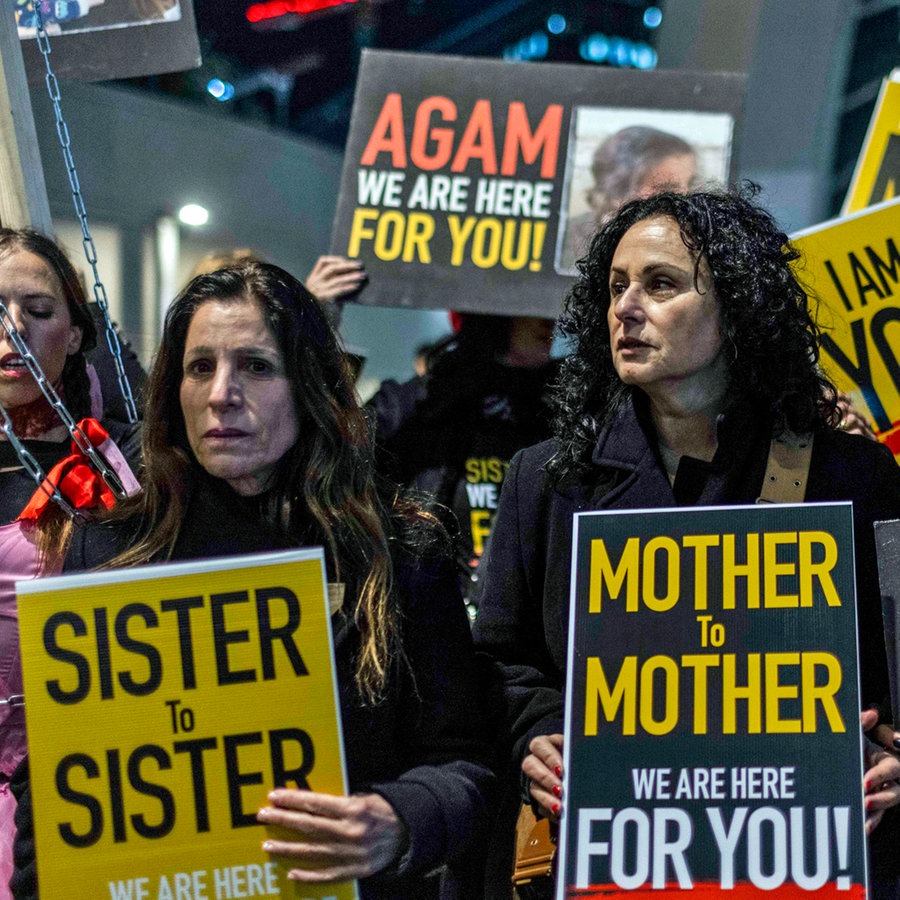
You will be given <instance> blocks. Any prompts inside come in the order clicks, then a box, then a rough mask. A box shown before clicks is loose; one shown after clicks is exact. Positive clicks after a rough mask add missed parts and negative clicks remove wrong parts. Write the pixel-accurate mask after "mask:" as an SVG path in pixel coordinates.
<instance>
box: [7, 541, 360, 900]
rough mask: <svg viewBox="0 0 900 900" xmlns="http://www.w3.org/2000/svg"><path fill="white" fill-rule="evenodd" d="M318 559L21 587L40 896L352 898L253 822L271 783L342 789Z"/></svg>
mask: <svg viewBox="0 0 900 900" xmlns="http://www.w3.org/2000/svg"><path fill="white" fill-rule="evenodd" d="M324 571H325V570H324V562H323V556H322V552H321V550H302V551H290V552H285V553H270V554H261V555H257V556H244V557H232V558H228V559H219V560H206V561H202V562H193V563H180V564H173V565H154V566H147V567H142V568H136V569H124V570H118V571H111V572H102V573H90V574H84V575H73V576H66V577H61V578H47V579H43V580H38V581H29V582H20V583H19V584H18V600H19V621H20V639H21V646H22V660H23V669H24V672H23V674H24V684H25V696H26V721H27V726H28V741H29V755H30V766H31V783H32V794H33V803H34V824H35V841H36V851H37V861H38V876H39V880H40V885H41V893H42V895H44V896H47V897H67V898H70V900H80V898H83V900H98V898H112V900H118V898H122V900H124V898H130V900H138V898H145V900H166V898H169V900H176V898H177V900H213V898H225V897H277V896H280V897H298V898H299V897H335V898H340V900H350V898H354V897H356V889H355V884H345V885H327V886H323V887H320V888H316V887H303V888H302V889H301V888H298V887H297V886H296V885H295V883H293V882H288V881H287V879H286V878H285V877H284V874H285V871H286V870H284V871H281V867H280V866H279V865H276V864H275V863H273V862H271V861H270V859H269V856H268V854H265V853H264V852H263V851H262V849H261V844H262V842H263V840H265V839H266V836H267V832H266V829H265V828H264V827H263V826H261V825H258V824H257V823H256V819H255V815H256V812H257V810H258V809H259V808H260V807H261V806H264V805H266V794H267V792H268V791H269V790H271V789H272V788H273V787H275V786H287V787H301V788H309V789H311V790H316V791H322V792H327V793H333V794H345V793H346V775H345V771H344V763H343V744H342V737H341V730H340V710H339V705H338V695H337V688H336V684H335V677H334V660H333V648H332V643H331V628H330V621H329V618H330V617H329V611H328V603H327V600H326V589H325V577H324ZM279 883H280V890H279Z"/></svg>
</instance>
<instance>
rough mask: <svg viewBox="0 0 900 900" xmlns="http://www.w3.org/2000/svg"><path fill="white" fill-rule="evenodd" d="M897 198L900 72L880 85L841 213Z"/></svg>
mask: <svg viewBox="0 0 900 900" xmlns="http://www.w3.org/2000/svg"><path fill="white" fill-rule="evenodd" d="M897 196H900V69H894V71H893V72H891V74H890V76H889V77H888V78H885V80H884V81H883V82H882V84H881V92H880V93H879V95H878V100H877V102H876V103H875V110H874V112H873V113H872V119H871V121H870V122H869V130H868V132H867V133H866V139H865V141H863V147H862V151H861V152H860V154H859V159H858V160H857V162H856V169H855V171H854V172H853V178H852V179H851V181H850V187H849V189H848V190H847V196H846V198H845V200H844V206H843V209H842V210H841V212H842V213H843V214H844V215H846V214H847V213H851V212H856V211H857V210H860V209H864V208H865V207H867V206H872V205H873V204H875V203H881V202H883V201H885V200H891V199H893V198H894V197H897Z"/></svg>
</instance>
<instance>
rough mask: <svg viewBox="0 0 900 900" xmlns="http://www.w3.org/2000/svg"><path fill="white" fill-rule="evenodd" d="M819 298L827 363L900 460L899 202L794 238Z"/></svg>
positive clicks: (803, 276)
mask: <svg viewBox="0 0 900 900" xmlns="http://www.w3.org/2000/svg"><path fill="white" fill-rule="evenodd" d="M792 241H793V243H794V244H795V245H796V247H797V248H798V249H799V250H800V251H801V252H802V253H803V259H802V260H801V263H800V265H798V266H797V267H796V272H797V276H798V278H799V279H800V281H801V283H802V284H803V285H804V286H805V287H806V288H807V289H808V290H809V291H810V293H811V294H812V295H813V297H814V298H818V299H819V301H820V303H821V306H820V308H819V314H818V321H819V326H820V327H821V328H822V332H823V336H822V357H821V363H822V366H823V368H824V369H825V371H826V372H827V374H828V375H829V377H830V378H831V379H832V380H833V381H834V383H835V384H836V385H837V386H838V388H839V389H840V390H841V391H843V392H844V393H846V394H849V395H850V398H851V400H852V402H853V404H854V405H855V406H857V407H858V408H859V409H861V410H864V411H867V412H868V415H869V418H870V419H871V420H872V422H873V424H874V427H875V433H876V434H877V435H878V439H879V440H880V441H881V442H882V443H884V444H887V446H888V447H890V449H891V451H892V452H893V454H894V456H896V457H898V458H900V199H897V200H892V201H889V202H887V203H881V204H878V205H877V206H872V207H869V208H868V209H865V210H864V211H862V212H859V213H854V214H853V215H850V216H847V217H845V218H843V219H832V220H830V221H828V222H823V223H822V224H821V225H816V226H815V227H813V228H808V229H806V230H804V231H800V232H797V233H796V234H794V235H792Z"/></svg>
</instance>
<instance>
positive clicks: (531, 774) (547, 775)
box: [522, 734, 563, 822]
mask: <svg viewBox="0 0 900 900" xmlns="http://www.w3.org/2000/svg"><path fill="white" fill-rule="evenodd" d="M528 749H529V750H530V751H531V753H530V754H529V755H528V756H526V757H525V759H524V760H522V771H523V772H524V773H525V775H527V776H528V778H529V779H530V780H531V784H530V786H529V788H528V790H529V792H530V794H531V799H532V800H533V801H534V802H535V803H537V805H538V806H539V807H540V812H541V813H542V814H543V815H544V816H546V818H548V819H552V820H553V821H555V822H558V821H559V817H560V814H561V813H562V804H561V803H560V800H561V799H562V782H561V781H560V776H561V775H562V751H563V736H562V735H561V734H545V735H540V736H539V737H536V738H534V740H532V742H531V743H530V744H529V745H528Z"/></svg>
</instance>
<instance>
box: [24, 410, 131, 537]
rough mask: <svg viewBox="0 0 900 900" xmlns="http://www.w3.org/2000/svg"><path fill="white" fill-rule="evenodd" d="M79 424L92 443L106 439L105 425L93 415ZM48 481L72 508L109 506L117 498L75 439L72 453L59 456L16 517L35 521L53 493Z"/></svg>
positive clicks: (98, 444)
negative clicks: (62, 457)
mask: <svg viewBox="0 0 900 900" xmlns="http://www.w3.org/2000/svg"><path fill="white" fill-rule="evenodd" d="M78 427H79V428H81V430H82V431H83V432H84V433H85V435H86V436H87V439H88V440H89V441H90V442H91V445H92V446H93V447H101V446H102V445H103V444H104V443H105V442H106V441H108V440H109V434H108V433H107V432H106V429H105V428H104V427H103V426H102V425H101V424H100V423H99V422H98V421H97V420H96V419H90V418H87V419H82V420H81V421H80V422H79V423H78ZM50 485H55V486H56V488H57V490H58V491H59V492H60V493H61V494H62V495H63V496H64V497H65V498H66V500H68V501H69V503H70V504H71V505H72V506H73V507H74V508H75V509H98V508H100V507H101V506H102V507H103V508H104V509H111V508H112V507H113V506H114V505H115V502H116V495H115V494H114V493H113V492H112V491H111V490H110V488H109V486H108V485H107V484H106V482H105V481H104V480H103V477H102V476H101V475H100V473H99V472H97V470H96V469H95V468H94V467H93V465H91V463H90V461H89V459H88V457H87V455H86V454H85V453H83V452H82V451H81V450H80V449H79V447H78V444H76V443H75V441H72V453H71V455H69V456H67V457H65V458H64V459H61V460H60V461H59V462H58V463H57V464H56V465H55V466H54V467H53V468H52V469H51V470H50V471H49V472H48V473H47V477H46V478H45V479H44V482H43V486H42V487H40V488H38V490H36V491H35V492H34V494H33V495H32V497H31V500H29V501H28V504H27V506H26V507H25V509H23V510H22V512H21V513H19V516H18V520H19V521H36V520H37V519H38V518H39V517H40V515H41V514H42V513H43V511H44V509H45V508H46V506H47V504H48V503H50V495H51V494H52V493H53V491H52V490H51V489H50ZM45 488H46V490H45Z"/></svg>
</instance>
